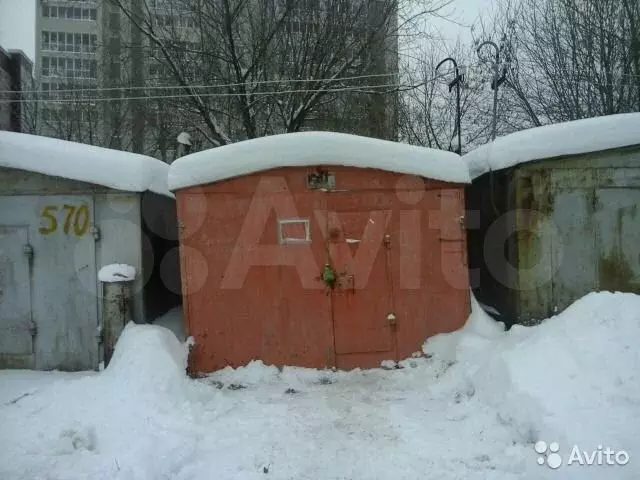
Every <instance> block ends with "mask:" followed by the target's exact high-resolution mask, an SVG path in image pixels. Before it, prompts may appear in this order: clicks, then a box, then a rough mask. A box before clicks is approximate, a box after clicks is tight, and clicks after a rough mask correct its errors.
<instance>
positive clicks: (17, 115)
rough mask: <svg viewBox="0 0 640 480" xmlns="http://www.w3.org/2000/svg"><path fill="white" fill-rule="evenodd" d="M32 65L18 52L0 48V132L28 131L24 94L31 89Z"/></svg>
mask: <svg viewBox="0 0 640 480" xmlns="http://www.w3.org/2000/svg"><path fill="white" fill-rule="evenodd" d="M32 72H33V63H32V62H31V60H29V58H28V57H27V56H26V55H25V54H24V52H22V51H19V50H9V51H6V50H4V49H3V48H2V47H0V130H10V131H13V132H24V131H26V130H28V129H29V123H30V122H29V120H30V118H29V113H30V112H29V110H28V106H27V105H26V104H25V102H24V101H25V94H24V92H26V91H30V90H32V89H33V76H32Z"/></svg>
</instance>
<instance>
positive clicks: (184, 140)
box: [175, 132, 193, 158]
mask: <svg viewBox="0 0 640 480" xmlns="http://www.w3.org/2000/svg"><path fill="white" fill-rule="evenodd" d="M176 140H177V141H178V148H177V149H176V156H175V158H178V150H180V145H182V146H183V147H182V149H183V150H184V155H189V153H190V152H191V147H192V146H193V144H192V143H191V135H189V134H188V133H187V132H180V134H179V135H178V137H177V138H176ZM180 156H182V155H180Z"/></svg>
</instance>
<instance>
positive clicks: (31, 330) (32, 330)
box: [29, 320, 38, 337]
mask: <svg viewBox="0 0 640 480" xmlns="http://www.w3.org/2000/svg"><path fill="white" fill-rule="evenodd" d="M29 333H30V334H31V336H32V337H35V336H36V335H38V325H36V322H34V321H33V320H31V321H30V322H29Z"/></svg>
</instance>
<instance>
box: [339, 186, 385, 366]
mask: <svg viewBox="0 0 640 480" xmlns="http://www.w3.org/2000/svg"><path fill="white" fill-rule="evenodd" d="M332 200H333V201H332V202H331V203H332V204H334V203H339V202H336V201H335V200H336V199H335V198H333V199H332ZM338 208H339V206H338ZM391 214H392V212H391V211H389V210H387V211H384V210H382V211H380V210H378V211H372V212H366V211H365V212H341V211H336V210H330V211H329V214H328V237H329V251H330V260H331V263H332V264H333V265H334V267H335V269H336V271H337V273H338V275H339V277H338V283H337V285H336V288H335V289H334V292H333V295H332V304H333V319H334V320H333V328H334V335H335V351H336V355H341V354H351V353H361V354H362V353H373V352H389V354H388V358H390V359H393V358H395V357H396V352H395V350H396V348H395V327H396V322H397V314H396V312H395V311H394V310H395V309H394V307H393V298H392V291H393V285H392V282H393V279H392V277H391V269H392V268H393V265H392V261H393V259H392V256H391V255H392V254H391V250H390V248H389V247H390V242H391V241H392V238H391V237H392V236H391V233H390V220H391Z"/></svg>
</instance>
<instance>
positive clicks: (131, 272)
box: [98, 263, 136, 283]
mask: <svg viewBox="0 0 640 480" xmlns="http://www.w3.org/2000/svg"><path fill="white" fill-rule="evenodd" d="M135 279H136V269H135V267H132V266H131V265H125V264H123V263H113V264H111V265H105V266H104V267H102V268H101V269H100V271H99V272H98V280H100V281H101V282H105V283H117V282H132V281H134V280H135Z"/></svg>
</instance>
